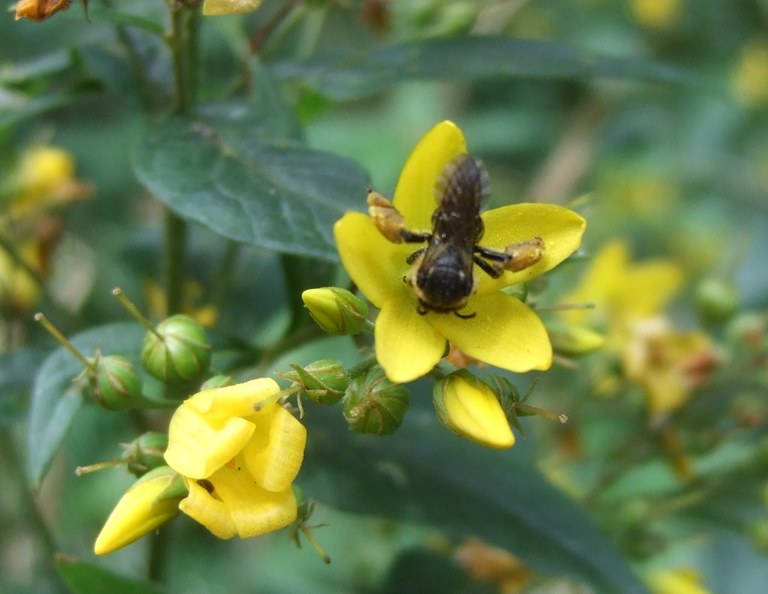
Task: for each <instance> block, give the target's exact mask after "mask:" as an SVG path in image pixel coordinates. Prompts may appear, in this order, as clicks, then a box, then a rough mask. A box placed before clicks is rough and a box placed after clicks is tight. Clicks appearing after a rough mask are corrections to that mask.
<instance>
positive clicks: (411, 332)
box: [375, 300, 454, 383]
mask: <svg viewBox="0 0 768 594" xmlns="http://www.w3.org/2000/svg"><path fill="white" fill-rule="evenodd" d="M434 317H437V314H427V315H426V316H422V315H419V313H418V312H417V311H416V302H415V300H393V301H390V302H387V303H385V304H384V305H383V307H382V308H381V312H380V313H379V317H378V318H376V330H375V337H376V359H378V361H379V365H381V367H382V368H383V369H384V372H385V373H386V374H387V377H388V378H389V380H390V381H392V382H395V383H404V382H410V381H412V380H415V379H416V378H419V377H421V376H422V375H425V374H427V373H429V371H430V370H431V369H432V368H433V367H434V366H435V365H436V364H437V362H438V361H440V358H441V357H442V356H443V352H444V351H445V338H444V337H443V335H442V334H441V333H440V331H439V330H437V329H435V328H434V327H433V326H431V325H430V322H429V321H428V319H432V318H434ZM446 317H447V316H446ZM451 317H454V316H451Z"/></svg>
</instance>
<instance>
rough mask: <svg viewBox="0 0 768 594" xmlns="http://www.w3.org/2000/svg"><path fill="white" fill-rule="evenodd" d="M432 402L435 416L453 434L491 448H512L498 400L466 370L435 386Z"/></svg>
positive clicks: (513, 437) (512, 435)
mask: <svg viewBox="0 0 768 594" xmlns="http://www.w3.org/2000/svg"><path fill="white" fill-rule="evenodd" d="M432 400H433V402H434V405H435V410H436V411H437V416H438V417H439V418H440V420H441V421H442V423H443V424H444V425H445V426H446V427H448V428H449V429H450V430H451V431H453V432H454V433H456V434H457V435H460V436H462V437H466V438H468V439H471V440H472V441H475V442H477V443H479V444H481V445H484V446H487V447H491V448H497V449H503V448H511V447H512V446H513V445H515V435H514V433H512V429H511V428H510V426H509V421H508V420H507V416H506V414H505V413H504V409H503V408H502V407H501V403H500V402H499V397H498V396H497V395H496V393H495V392H494V391H493V390H491V388H490V387H489V386H488V385H487V384H486V383H484V382H483V381H482V380H480V379H479V378H477V377H475V376H474V375H472V374H471V373H469V372H468V371H467V370H466V369H460V370H458V371H455V372H454V373H452V374H451V375H449V376H448V377H446V378H445V379H443V380H441V381H440V382H438V383H437V384H435V388H434V390H433V393H432Z"/></svg>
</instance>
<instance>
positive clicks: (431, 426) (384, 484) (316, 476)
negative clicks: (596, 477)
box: [300, 395, 646, 594]
mask: <svg viewBox="0 0 768 594" xmlns="http://www.w3.org/2000/svg"><path fill="white" fill-rule="evenodd" d="M422 396H425V395H422ZM413 400H414V401H415V402H414V405H415V406H416V407H419V406H420V405H419V404H418V402H420V401H421V402H428V401H429V399H428V398H427V397H424V398H413ZM320 414H321V411H314V410H313V411H312V421H313V424H312V429H311V435H312V439H311V440H310V444H309V446H308V451H307V455H306V462H305V464H304V469H303V471H302V474H301V475H300V482H301V484H302V487H303V489H304V491H305V492H306V493H307V494H308V496H310V497H314V498H317V499H318V500H320V501H323V502H326V503H329V504H331V505H334V506H337V507H339V508H341V509H343V510H347V511H352V512H358V513H365V514H372V515H381V516H387V517H392V518H396V519H398V520H403V521H410V522H420V523H427V524H433V525H435V526H437V527H438V528H440V529H441V530H443V531H445V532H446V533H447V534H448V535H450V536H453V537H454V538H457V539H458V538H466V537H469V536H476V537H479V538H481V539H483V540H485V541H487V542H489V543H492V544H494V545H496V546H500V547H503V548H505V549H507V550H509V551H511V552H512V553H513V554H515V555H517V556H519V557H520V558H521V559H522V560H523V561H524V562H526V563H528V564H529V565H531V566H532V567H533V568H535V569H537V570H540V571H542V572H544V573H548V574H552V575H559V576H569V577H571V578H574V579H577V580H580V581H583V582H586V583H588V584H590V585H591V586H592V587H593V588H594V590H595V591H596V592H602V593H605V594H610V593H616V594H619V593H621V594H644V593H646V589H645V587H644V586H643V585H642V584H641V583H640V582H639V580H638V579H637V578H636V577H635V576H634V575H633V573H632V571H631V569H630V568H629V566H628V563H627V562H626V560H625V559H623V558H622V557H621V555H620V554H619V553H618V552H617V551H616V550H615V549H614V548H613V546H612V545H611V544H610V543H609V542H608V541H607V540H606V539H605V537H603V535H602V534H600V532H599V531H598V530H597V528H596V527H595V525H594V524H593V523H592V522H591V520H590V519H589V518H588V517H587V516H586V514H585V513H584V512H583V511H582V510H581V509H580V508H579V506H578V505H577V504H576V503H575V502H574V501H572V500H571V499H569V498H568V497H566V496H565V495H564V494H563V493H561V492H560V491H558V490H557V489H556V488H555V487H554V486H552V485H551V484H550V483H549V482H547V481H546V479H545V478H544V477H543V476H542V475H541V474H540V472H539V471H538V470H537V469H536V467H535V466H534V464H533V462H532V459H531V455H530V451H527V449H526V445H527V444H526V443H521V444H518V445H516V446H515V447H514V448H513V449H511V450H505V451H502V452H499V451H495V450H489V449H487V448H483V447H482V446H478V445H476V444H473V443H471V442H468V441H465V440H462V439H461V438H459V437H457V436H455V435H453V434H452V433H450V432H449V431H448V430H447V429H445V428H444V427H442V426H440V425H439V423H438V422H437V420H436V418H435V413H434V411H433V410H431V409H429V408H428V405H426V406H425V405H423V404H422V405H421V406H420V408H418V409H417V410H411V411H409V413H408V415H407V416H406V421H405V423H404V424H403V426H402V427H401V428H400V429H399V430H398V432H397V433H396V434H395V435H394V436H393V437H391V438H390V439H381V438H380V437H377V436H367V435H358V434H355V433H353V432H351V431H348V430H347V429H346V427H343V426H342V424H341V423H340V422H339V420H338V418H337V417H330V418H328V419H326V420H325V422H324V423H320V422H319V421H320V418H319V415H320Z"/></svg>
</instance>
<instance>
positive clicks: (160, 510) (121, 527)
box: [93, 466, 186, 555]
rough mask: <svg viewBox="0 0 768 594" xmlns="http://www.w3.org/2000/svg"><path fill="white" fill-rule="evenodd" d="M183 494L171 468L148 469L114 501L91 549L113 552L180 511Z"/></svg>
mask: <svg viewBox="0 0 768 594" xmlns="http://www.w3.org/2000/svg"><path fill="white" fill-rule="evenodd" d="M185 494H186V489H185V488H184V485H183V484H182V482H181V480H180V477H179V475H178V474H177V473H176V472H174V471H173V469H171V468H169V467H168V466H160V467H158V468H155V469H154V470H151V471H149V472H148V473H147V474H145V475H144V476H142V477H141V478H140V479H139V480H138V481H136V482H135V483H134V484H133V485H132V486H131V487H130V488H129V489H128V490H127V491H126V492H125V494H124V495H123V496H122V498H121V499H120V501H118V502H117V505H116V506H115V509H114V510H112V513H111V514H110V515H109V518H107V521H106V523H105V524H104V527H103V528H102V529H101V532H100V533H99V536H98V537H97V538H96V544H94V546H93V551H94V553H96V554H97V555H106V554H107V553H112V552H114V551H116V550H117V549H121V548H123V547H124V546H127V545H129V544H131V543H132V542H134V541H136V540H138V539H139V538H141V537H142V536H144V535H145V534H148V533H149V532H151V531H152V530H154V529H155V528H157V527H158V526H160V525H161V524H164V523H165V522H167V521H168V520H170V519H171V518H173V517H174V516H175V515H176V514H178V513H179V501H180V500H181V498H182V497H184V495H185Z"/></svg>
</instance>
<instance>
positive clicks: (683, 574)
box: [648, 568, 709, 594]
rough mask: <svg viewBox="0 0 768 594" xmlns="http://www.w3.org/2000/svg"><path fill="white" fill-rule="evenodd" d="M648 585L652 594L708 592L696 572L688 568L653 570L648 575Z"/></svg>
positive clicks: (702, 593) (703, 593)
mask: <svg viewBox="0 0 768 594" xmlns="http://www.w3.org/2000/svg"><path fill="white" fill-rule="evenodd" d="M648 585H649V586H650V588H651V592H653V594H709V590H707V589H706V588H704V587H703V586H702V585H701V576H700V575H699V574H698V572H697V571H695V570H693V569H688V568H681V569H665V570H659V571H655V572H653V573H651V574H650V575H649V576H648Z"/></svg>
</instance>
